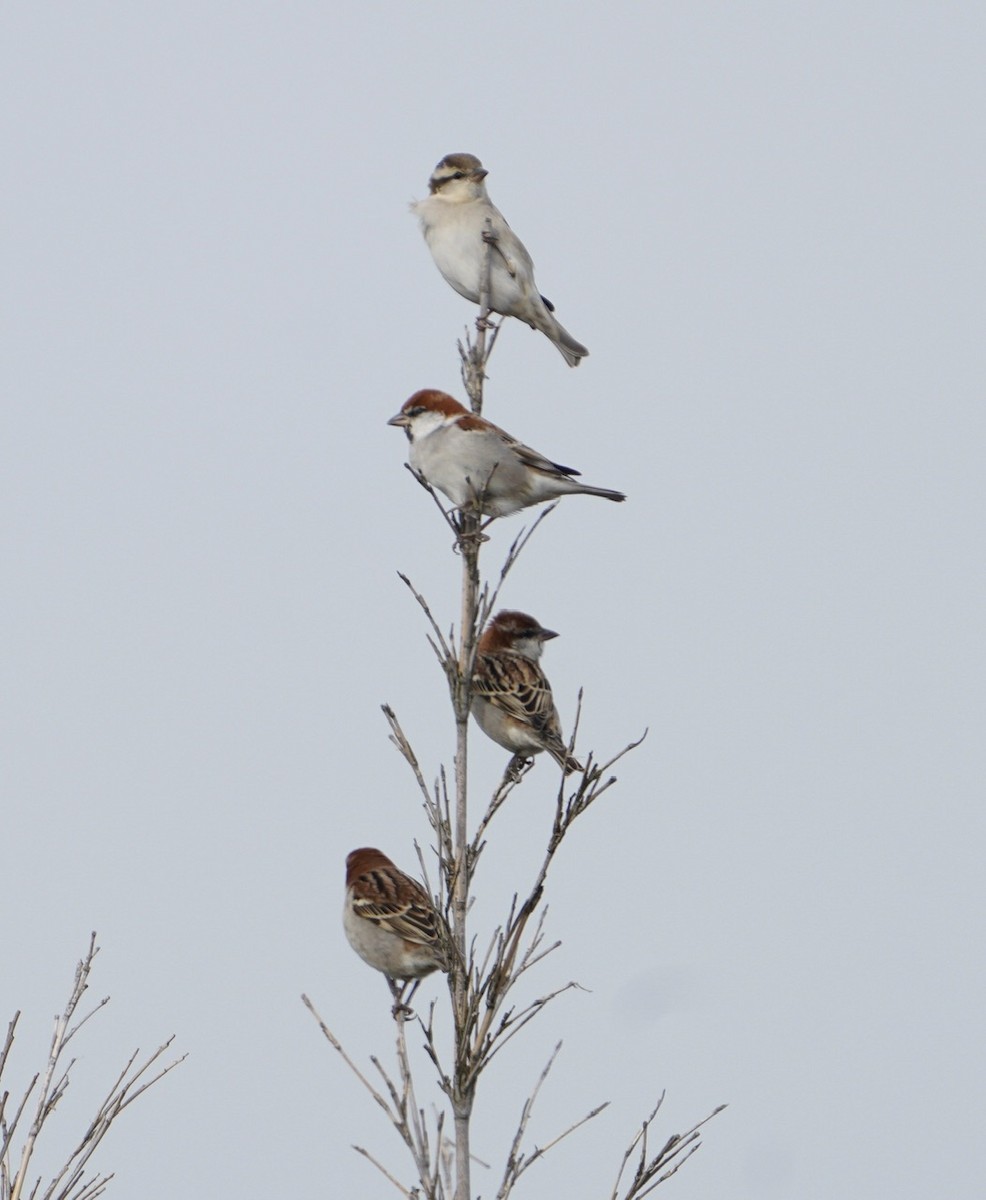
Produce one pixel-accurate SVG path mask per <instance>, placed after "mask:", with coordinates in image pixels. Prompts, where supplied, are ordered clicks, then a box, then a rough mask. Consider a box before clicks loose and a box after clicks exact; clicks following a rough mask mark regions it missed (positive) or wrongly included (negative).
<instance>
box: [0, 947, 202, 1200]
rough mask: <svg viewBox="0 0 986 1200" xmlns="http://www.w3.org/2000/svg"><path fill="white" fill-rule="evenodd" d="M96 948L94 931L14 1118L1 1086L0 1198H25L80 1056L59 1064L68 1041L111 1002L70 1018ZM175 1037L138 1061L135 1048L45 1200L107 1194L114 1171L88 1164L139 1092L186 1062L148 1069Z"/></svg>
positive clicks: (0, 1066)
mask: <svg viewBox="0 0 986 1200" xmlns="http://www.w3.org/2000/svg"><path fill="white" fill-rule="evenodd" d="M98 953H99V947H98V946H97V945H96V934H95V933H93V934H92V935H91V936H90V939H89V948H88V950H87V951H86V955H85V957H84V958H83V959H82V960H81V961H80V962H79V963H78V964H77V966H76V969H75V979H74V982H73V985H72V991H71V994H70V995H69V998H68V1001H67V1002H66V1005H65V1008H64V1009H63V1010H62V1012H61V1014H60V1015H59V1016H57V1017H56V1018H55V1029H54V1033H53V1034H52V1039H51V1045H50V1047H49V1051H48V1065H47V1068H46V1070H45V1072H44V1074H43V1075H42V1074H41V1073H40V1072H39V1073H37V1074H36V1075H35V1076H34V1077H33V1079H32V1080H31V1082H30V1083H29V1084H28V1086H27V1089H26V1091H25V1092H24V1094H23V1097H22V1099H21V1101H20V1104H19V1105H18V1107H17V1111H16V1112H15V1113H14V1116H13V1119H12V1120H11V1121H10V1122H8V1121H7V1119H6V1115H5V1110H6V1100H7V1096H8V1094H9V1093H8V1092H7V1091H6V1089H0V1095H2V1099H0V1200H21V1197H22V1196H23V1195H24V1194H25V1191H24V1189H25V1187H26V1186H27V1182H28V1173H29V1171H30V1170H31V1163H32V1160H33V1158H34V1155H35V1151H36V1150H37V1147H38V1143H39V1141H40V1139H41V1135H42V1134H43V1132H44V1130H45V1128H46V1126H47V1125H48V1122H49V1121H50V1119H51V1117H52V1114H53V1113H54V1111H55V1108H56V1106H57V1104H58V1102H59V1100H61V1098H62V1096H63V1095H64V1094H65V1091H66V1089H67V1088H68V1085H69V1082H70V1077H71V1072H72V1068H73V1067H74V1065H75V1062H76V1060H75V1059H72V1060H71V1061H69V1062H68V1064H67V1065H66V1066H65V1067H64V1068H62V1067H61V1062H62V1057H63V1054H64V1052H65V1047H66V1046H67V1045H68V1043H69V1041H70V1040H71V1039H72V1038H73V1037H74V1036H75V1035H76V1034H77V1033H78V1032H79V1030H80V1029H82V1027H83V1026H84V1025H85V1024H86V1022H87V1021H89V1020H90V1019H91V1018H92V1017H93V1016H95V1014H96V1013H97V1012H99V1011H100V1010H101V1009H103V1008H105V1006H106V1005H107V1004H108V1002H109V996H106V997H104V998H103V999H102V1000H100V1001H99V1002H98V1003H97V1004H96V1005H95V1006H94V1007H93V1008H92V1009H90V1011H89V1012H87V1013H86V1014H85V1015H84V1016H82V1017H80V1018H79V1019H78V1020H77V1021H76V1023H75V1024H74V1025H73V1024H72V1021H73V1019H74V1018H75V1014H76V1011H77V1009H78V1007H79V1004H80V1003H81V1001H82V997H83V996H84V995H85V993H86V990H87V989H88V986H89V975H90V973H91V971H92V965H93V962H94V960H95V958H96V955H97V954H98ZM19 1017H20V1013H19V1012H18V1013H16V1014H15V1016H14V1018H13V1020H12V1021H11V1022H10V1025H9V1026H8V1028H7V1040H6V1042H5V1044H4V1048H3V1052H2V1053H0V1078H2V1075H3V1070H4V1068H5V1067H6V1065H7V1058H8V1055H9V1053H10V1048H11V1046H12V1045H13V1041H14V1034H15V1030H16V1027H17V1021H18V1019H19ZM173 1041H174V1036H172V1037H170V1038H168V1040H167V1041H166V1042H164V1043H163V1044H162V1045H161V1046H159V1047H158V1048H157V1050H155V1051H154V1052H153V1054H151V1055H149V1056H148V1057H147V1058H146V1059H144V1061H143V1062H140V1063H138V1055H139V1053H140V1051H139V1050H135V1051H134V1052H133V1054H131V1056H130V1058H129V1059H128V1060H127V1062H126V1064H125V1065H124V1067H123V1069H122V1070H121V1071H120V1073H119V1074H118V1075H117V1077H116V1079H115V1080H114V1081H113V1083H112V1085H111V1086H110V1089H109V1091H108V1092H107V1094H106V1096H105V1098H104V1099H103V1101H102V1102H101V1104H100V1105H99V1107H98V1109H97V1110H96V1115H95V1116H94V1117H93V1118H92V1120H91V1121H90V1122H89V1126H88V1128H87V1129H86V1132H85V1133H84V1134H83V1136H82V1137H81V1139H80V1140H79V1142H78V1144H77V1145H76V1146H75V1148H74V1149H73V1150H72V1152H71V1153H70V1154H69V1156H68V1158H67V1159H66V1160H65V1162H64V1164H63V1165H62V1167H61V1168H60V1169H59V1170H58V1171H56V1173H55V1174H54V1175H53V1176H52V1178H51V1180H50V1182H49V1183H48V1186H47V1188H46V1189H45V1190H44V1192H43V1194H42V1195H43V1200H95V1197H97V1196H100V1195H102V1194H103V1192H104V1191H105V1190H106V1186H107V1184H108V1183H109V1181H110V1180H111V1179H112V1178H113V1176H112V1174H108V1175H98V1174H96V1175H90V1176H88V1177H86V1174H85V1170H86V1165H87V1164H88V1162H89V1160H90V1159H91V1158H92V1156H93V1154H94V1153H95V1152H96V1150H97V1149H98V1147H99V1145H100V1143H101V1142H102V1140H103V1138H104V1137H105V1136H106V1134H107V1133H108V1132H109V1130H110V1127H111V1126H112V1124H113V1122H114V1121H115V1120H116V1118H117V1117H118V1116H119V1115H120V1114H121V1113H122V1112H123V1110H124V1109H125V1108H129V1106H130V1105H131V1104H133V1102H134V1101H135V1100H136V1099H137V1098H138V1097H139V1096H142V1095H143V1094H144V1092H146V1091H147V1089H148V1088H150V1087H153V1086H154V1084H155V1083H157V1082H158V1080H160V1079H163V1078H164V1076H165V1075H167V1074H168V1073H169V1072H170V1071H172V1070H173V1069H174V1068H175V1067H177V1066H178V1064H179V1063H181V1062H184V1060H185V1058H186V1057H187V1055H182V1056H181V1058H177V1059H175V1060H173V1061H172V1062H170V1063H168V1064H167V1065H165V1066H159V1067H158V1069H157V1071H156V1072H155V1073H153V1074H150V1072H151V1069H152V1068H153V1067H154V1066H155V1064H158V1063H159V1062H160V1059H161V1057H162V1056H163V1055H164V1054H165V1053H166V1052H167V1051H168V1049H169V1048H170V1046H171V1043H172V1042H173ZM39 1082H40V1084H41V1086H40V1089H39V1090H38V1092H37V1101H36V1104H35V1108H34V1118H33V1120H32V1122H31V1126H30V1128H29V1130H28V1132H27V1136H26V1138H25V1141H24V1145H23V1147H22V1149H21V1152H20V1161H19V1165H18V1167H17V1170H16V1171H14V1172H13V1173H11V1170H10V1166H9V1164H10V1151H11V1149H12V1145H13V1140H14V1137H15V1135H16V1132H17V1129H18V1126H19V1124H20V1121H21V1118H22V1116H23V1115H24V1113H25V1111H26V1109H27V1107H28V1104H29V1103H30V1101H31V1097H32V1095H33V1094H34V1093H35V1089H36V1088H37V1087H38V1083H39ZM40 1187H41V1177H40V1176H37V1177H36V1178H35V1182H34V1184H33V1187H32V1188H31V1189H30V1193H29V1195H30V1196H31V1198H32V1200H33V1198H34V1197H35V1196H37V1195H38V1194H39V1189H40Z"/></svg>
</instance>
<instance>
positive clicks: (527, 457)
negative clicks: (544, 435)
mask: <svg viewBox="0 0 986 1200" xmlns="http://www.w3.org/2000/svg"><path fill="white" fill-rule="evenodd" d="M497 433H499V435H500V437H501V438H502V439H503V440H504V442H506V444H507V445H508V446H509V447H510V449H511V450H512V451H513V452H514V454H516V456H517V458H518V459H519V460H520V462H521V463H522V464H523V465H524V466H525V467H532V468H533V469H534V470H535V471H545V472H547V473H548V474H549V475H580V474H581V472H580V471H576V470H575V468H574V467H564V466H562V464H561V463H556V462H552V461H551V459H550V458H545V456H544V455H543V454H539V453H538V452H537V450H533V449H532V448H531V447H530V446H525V445H524V443H523V442H518V441H517V439H516V438H515V437H511V436H510V434H509V433H507V432H505V431H504V430H503V429H499V428H497Z"/></svg>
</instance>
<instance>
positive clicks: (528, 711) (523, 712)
mask: <svg viewBox="0 0 986 1200" xmlns="http://www.w3.org/2000/svg"><path fill="white" fill-rule="evenodd" d="M557 636H558V634H557V633H555V632H554V630H552V629H544V628H543V627H542V626H541V625H539V624H538V623H537V621H535V620H534V618H533V617H529V616H528V615H527V613H522V612H506V611H505V612H501V613H497V615H496V616H495V617H494V618H493V620H492V621H490V623H489V625H487V626H486V628H485V630H483V635H482V637H481V638H480V639H479V645H478V646H477V648H476V665H475V667H474V669H473V677H472V714H473V716H474V717H475V718H476V722H477V724H478V725H479V727H480V729H482V731H483V732H484V733H485V734H486V736H487V737H489V738H492V739H493V741H494V742H496V743H497V745H499V746H502V747H503V748H504V749H505V750H510V751H511V752H512V753H513V754H515V755H519V756H522V757H529V756H530V755H532V754H540V752H541V751H542V750H547V751H548V753H549V754H550V755H551V757H552V758H553V759H554V760H555V762H556V763H558V765H559V766H560V767H562V768H563V769H564V771H565V774H566V775H570V774H571V773H572V772H573V771H581V770H582V766H581V764H580V763H579V761H578V760H577V759H575V758H573V757H572V755H571V754H569V752H568V748H567V746H566V745H565V743H564V741H563V740H562V736H561V722H560V721H559V720H558V710H557V709H556V708H555V702H554V699H553V698H552V695H551V684H549V683H548V681H547V679H546V678H545V676H544V672H543V671H542V670H541V667H540V666H539V664H538V659H539V658H540V657H541V653H542V651H543V650H544V643H545V642H546V641H548V640H549V639H551V638H553V637H557Z"/></svg>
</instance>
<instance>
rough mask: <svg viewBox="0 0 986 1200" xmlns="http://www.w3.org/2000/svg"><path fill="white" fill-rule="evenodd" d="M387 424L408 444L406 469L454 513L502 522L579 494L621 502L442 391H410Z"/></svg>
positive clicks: (618, 495) (614, 494) (616, 494)
mask: <svg viewBox="0 0 986 1200" xmlns="http://www.w3.org/2000/svg"><path fill="white" fill-rule="evenodd" d="M387 424H388V425H397V426H399V427H400V428H402V429H403V430H404V432H405V433H406V434H407V437H408V441H409V442H410V443H411V450H410V454H409V455H408V457H409V459H410V464H411V469H412V470H413V471H414V473H415V474H416V475H418V476H420V477H421V478H422V479H424V481H425V482H426V483H428V484H430V485H431V486H432V487H435V488H437V489H438V490H439V491H440V492H444V494H445V495H446V496H448V498H449V500H451V501H452V503H453V504H454V505H455V507H456V508H459V509H463V508H470V507H476V508H478V509H479V511H480V512H482V513H485V514H486V515H487V516H489V517H505V516H508V515H509V514H510V513H515V512H517V511H519V510H520V509H522V508H527V507H528V506H529V505H531V504H541V503H542V502H544V501H545V500H554V499H556V498H557V497H558V496H565V495H570V494H574V493H578V492H583V493H585V495H587V496H602V497H604V498H605V499H606V500H625V499H626V496H624V494H623V493H622V492H614V491H610V490H609V489H608V488H597V487H589V486H588V484H584V483H577V482H576V481H575V480H574V479H573V478H572V476H573V475H578V471H575V470H573V469H572V468H571V467H563V466H561V465H560V464H559V463H556V462H552V461H551V460H550V459H548V458H545V457H544V455H542V454H538V452H537V451H536V450H532V449H531V448H530V446H525V445H524V444H523V443H522V442H518V441H517V439H516V438H512V437H511V436H510V434H509V433H505V432H504V431H503V430H502V429H500V428H499V427H498V426H496V425H494V424H493V423H492V422H491V421H487V420H486V419H485V418H484V417H480V416H477V415H476V414H475V413H471V412H469V410H468V409H466V408H463V407H462V405H461V404H460V403H459V402H458V400H454V399H453V398H452V397H451V396H450V395H449V394H448V393H447V392H440V391H436V390H435V389H433V388H426V389H424V390H423V391H420V392H415V393H414V395H413V396H412V397H411V398H410V400H408V401H406V403H405V404H404V406H403V408H402V409H401V411H400V412H399V413H398V414H397V415H396V416H395V417H391V418H390V420H389V421H388V422H387Z"/></svg>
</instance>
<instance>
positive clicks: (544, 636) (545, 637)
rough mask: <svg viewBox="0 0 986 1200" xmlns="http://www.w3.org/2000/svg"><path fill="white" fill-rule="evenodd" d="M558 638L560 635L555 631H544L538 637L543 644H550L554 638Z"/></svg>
mask: <svg viewBox="0 0 986 1200" xmlns="http://www.w3.org/2000/svg"><path fill="white" fill-rule="evenodd" d="M557 636H558V634H557V633H555V631H554V630H553V629H542V630H541V632H540V633H539V634H538V637H539V638H540V639H541V641H542V642H550V641H551V639H552V638H555V637H557Z"/></svg>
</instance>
